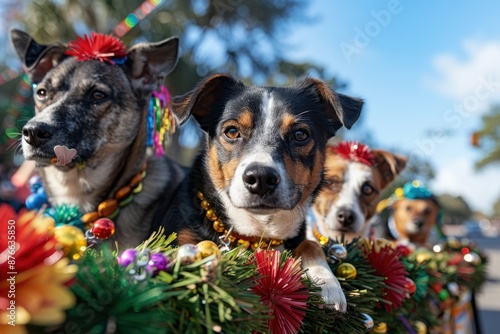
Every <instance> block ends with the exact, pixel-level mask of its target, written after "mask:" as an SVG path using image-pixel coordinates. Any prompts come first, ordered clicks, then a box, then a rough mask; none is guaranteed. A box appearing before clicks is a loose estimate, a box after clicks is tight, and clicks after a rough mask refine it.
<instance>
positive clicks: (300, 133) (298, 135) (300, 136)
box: [293, 130, 309, 141]
mask: <svg viewBox="0 0 500 334" xmlns="http://www.w3.org/2000/svg"><path fill="white" fill-rule="evenodd" d="M293 138H294V139H295V140H297V141H304V140H306V139H307V138H309V134H308V133H307V131H305V130H297V131H295V133H294V134H293Z"/></svg>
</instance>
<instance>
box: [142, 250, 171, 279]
mask: <svg viewBox="0 0 500 334" xmlns="http://www.w3.org/2000/svg"><path fill="white" fill-rule="evenodd" d="M168 262H169V261H168V259H167V258H166V257H165V256H164V255H163V254H162V253H154V254H151V260H149V263H148V267H147V269H148V271H149V272H151V273H152V275H153V276H156V275H158V273H159V272H160V271H162V270H163V271H166V270H167V268H168Z"/></svg>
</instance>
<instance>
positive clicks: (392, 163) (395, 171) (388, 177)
mask: <svg viewBox="0 0 500 334" xmlns="http://www.w3.org/2000/svg"><path fill="white" fill-rule="evenodd" d="M372 153H373V155H374V157H375V168H377V169H378V170H379V172H380V175H381V176H382V188H385V187H386V186H387V185H388V184H389V183H391V182H392V181H393V180H394V179H395V178H396V176H398V175H399V173H401V171H402V170H403V169H404V168H405V166H406V163H407V161H408V159H407V158H406V157H403V156H400V155H397V154H392V153H390V152H387V151H384V150H372Z"/></svg>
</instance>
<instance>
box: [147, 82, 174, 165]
mask: <svg viewBox="0 0 500 334" xmlns="http://www.w3.org/2000/svg"><path fill="white" fill-rule="evenodd" d="M169 102H170V93H169V92H168V90H167V89H166V88H165V86H162V87H161V89H160V91H154V92H153V94H152V96H151V99H150V101H149V108H148V119H147V133H148V137H147V141H146V143H147V146H149V147H153V148H154V151H155V155H156V157H161V156H162V155H164V154H165V150H164V148H163V143H164V141H165V135H166V134H172V133H174V132H175V119H174V118H173V116H172V114H171V113H170V109H169V108H168V104H169Z"/></svg>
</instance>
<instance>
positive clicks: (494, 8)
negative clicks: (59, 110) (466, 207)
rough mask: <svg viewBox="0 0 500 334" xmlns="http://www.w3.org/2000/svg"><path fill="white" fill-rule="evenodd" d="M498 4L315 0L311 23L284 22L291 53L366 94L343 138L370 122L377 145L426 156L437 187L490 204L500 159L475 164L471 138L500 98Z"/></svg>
mask: <svg viewBox="0 0 500 334" xmlns="http://www.w3.org/2000/svg"><path fill="white" fill-rule="evenodd" d="M499 13H500V2H495V1H481V2H468V1H453V2H452V1H435V2H430V1H427V2H423V1H409V0H386V1H364V2H362V1H331V0H313V1H311V2H310V6H309V9H308V15H309V16H310V17H312V18H314V19H313V20H312V23H311V24H307V25H295V26H294V27H293V29H291V30H290V31H289V32H288V36H287V43H288V44H289V48H288V49H289V50H290V53H289V54H288V55H287V57H288V58H290V59H293V60H307V61H312V62H315V63H318V64H321V65H323V66H325V67H326V68H327V69H328V70H329V72H330V73H331V74H333V75H335V76H337V77H338V78H340V79H341V80H344V81H346V82H347V83H348V84H349V86H348V88H347V92H348V93H350V94H351V95H356V96H359V97H362V98H363V99H365V102H366V107H365V110H364V119H363V122H362V124H361V125H360V126H358V127H355V128H354V131H351V133H349V134H348V138H350V139H356V137H360V136H362V135H363V132H366V131H369V132H370V133H371V135H373V137H374V139H375V140H376V142H377V143H378V144H379V145H380V147H383V148H386V149H391V148H401V149H404V150H405V151H407V152H412V154H419V155H421V156H424V157H426V158H427V159H428V160H430V161H431V162H432V163H433V165H434V167H435V170H436V172H437V176H436V179H435V180H434V181H433V182H432V183H431V184H430V185H429V186H430V187H431V189H433V190H434V192H436V193H443V192H449V193H452V194H455V195H462V196H464V197H465V198H466V199H467V200H468V202H469V203H470V204H471V205H472V206H473V208H476V209H480V210H482V211H485V212H489V211H490V210H491V205H492V203H493V202H494V201H495V200H496V199H497V198H498V197H500V165H496V166H491V167H488V168H486V169H484V170H482V171H480V172H476V171H475V170H474V167H473V165H474V162H475V161H476V160H477V159H478V157H479V156H480V150H479V149H477V148H473V147H471V145H470V139H469V138H470V134H471V133H472V132H473V131H474V130H475V129H477V128H478V126H479V124H480V122H479V120H480V115H481V114H483V113H484V112H485V111H486V110H487V108H488V106H489V105H490V104H491V103H492V102H494V101H499V100H500V21H499V19H498V14H499ZM497 82H498V84H497ZM443 133H444V135H443Z"/></svg>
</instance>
